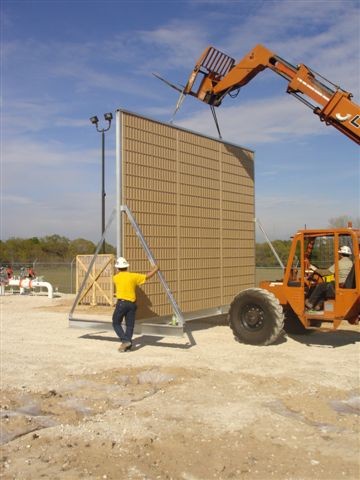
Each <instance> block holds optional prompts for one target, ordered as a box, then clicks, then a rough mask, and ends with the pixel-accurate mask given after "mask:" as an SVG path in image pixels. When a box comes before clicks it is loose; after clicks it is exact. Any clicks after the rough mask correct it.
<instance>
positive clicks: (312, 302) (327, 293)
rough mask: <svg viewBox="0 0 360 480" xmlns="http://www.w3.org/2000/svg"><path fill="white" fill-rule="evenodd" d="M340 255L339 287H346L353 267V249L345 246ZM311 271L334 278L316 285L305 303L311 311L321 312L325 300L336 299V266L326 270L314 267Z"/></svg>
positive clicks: (341, 248)
mask: <svg viewBox="0 0 360 480" xmlns="http://www.w3.org/2000/svg"><path fill="white" fill-rule="evenodd" d="M338 254H339V262H338V268H339V285H340V287H342V286H344V283H345V281H346V279H347V276H348V275H349V273H350V270H351V268H352V266H353V262H352V260H351V258H350V257H351V255H352V252H351V248H350V247H348V246H347V245H343V246H342V247H340V249H339V250H338ZM310 269H312V270H313V271H314V272H318V273H319V274H320V275H321V276H322V277H324V276H328V277H329V276H330V278H332V279H331V281H327V282H324V283H319V284H318V285H316V287H315V288H314V290H313V291H312V293H311V295H310V297H309V298H308V299H307V300H306V301H305V306H306V308H308V309H309V310H313V309H315V310H321V303H322V302H323V301H324V300H327V299H330V298H334V297H335V279H334V274H335V264H334V265H331V267H329V268H328V269H326V270H322V269H316V267H313V268H312V266H310Z"/></svg>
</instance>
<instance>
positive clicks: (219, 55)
mask: <svg viewBox="0 0 360 480" xmlns="http://www.w3.org/2000/svg"><path fill="white" fill-rule="evenodd" d="M266 68H269V69H270V70H272V71H273V72H275V73H277V74H278V75H281V76H282V77H283V78H285V80H287V81H288V87H287V93H290V94H291V95H293V96H295V97H296V98H297V99H299V100H300V101H302V102H303V103H305V105H307V106H308V107H310V108H311V109H312V110H313V112H314V113H315V114H316V115H318V116H319V118H320V120H321V121H323V122H325V123H326V124H327V125H332V126H333V127H335V128H336V129H337V130H340V132H342V133H343V134H344V135H346V136H348V137H349V138H351V139H352V140H353V141H354V142H356V143H358V144H360V106H359V105H357V104H356V103H354V102H353V101H352V100H351V99H352V94H351V93H349V92H346V91H345V90H343V89H341V88H340V87H338V86H336V85H334V84H333V83H332V82H330V81H329V80H326V79H325V78H324V77H322V76H321V75H319V74H318V73H316V72H314V71H313V70H311V69H310V68H308V67H306V66H305V65H303V64H300V65H297V66H294V65H291V64H290V63H288V62H287V61H286V60H283V59H282V58H280V57H279V56H277V55H275V53H273V52H272V51H270V50H268V49H267V48H266V47H264V46H263V45H260V44H259V45H256V46H255V47H254V48H253V49H252V50H251V52H249V53H248V54H247V55H245V57H244V58H243V59H242V60H240V61H239V62H238V63H236V64H235V60H234V59H233V58H231V57H229V56H228V55H226V54H225V53H223V52H220V51H219V50H217V49H215V48H214V47H208V48H207V49H206V50H205V51H204V53H203V54H202V55H201V57H200V59H199V60H198V62H197V63H196V65H195V68H194V70H193V72H192V73H191V75H190V77H189V80H188V82H187V84H186V86H185V88H184V90H183V93H184V95H192V96H194V97H196V98H198V99H199V100H201V101H203V102H205V103H208V104H209V105H211V106H215V107H217V106H219V105H220V104H221V102H222V100H223V98H224V97H225V95H227V94H230V96H235V95H236V93H234V92H236V91H238V90H239V89H240V88H241V87H243V86H244V85H246V84H247V83H248V82H250V80H252V79H253V78H254V77H255V76H256V75H257V74H258V73H259V72H261V71H262V70H265V69H266ZM199 73H200V74H202V75H203V78H202V79H201V80H200V83H199V84H198V86H196V87H195V82H196V80H197V76H198V74H199ZM197 83H198V82H197ZM232 94H233V95H232Z"/></svg>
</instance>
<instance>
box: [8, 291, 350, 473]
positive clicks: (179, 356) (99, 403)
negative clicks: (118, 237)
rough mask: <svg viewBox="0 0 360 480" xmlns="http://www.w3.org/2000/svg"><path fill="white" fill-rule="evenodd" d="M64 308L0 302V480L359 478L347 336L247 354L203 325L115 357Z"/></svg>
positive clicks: (61, 302)
mask: <svg viewBox="0 0 360 480" xmlns="http://www.w3.org/2000/svg"><path fill="white" fill-rule="evenodd" d="M73 299H74V297H73V296H71V295H61V296H59V297H57V298H54V299H48V298H47V297H46V296H37V295H24V296H20V295H10V294H7V295H5V296H2V297H0V303H1V389H2V394H1V460H2V466H1V472H0V478H2V479H16V480H30V479H31V480H38V479H52V480H56V479H61V480H63V479H69V480H76V479H82V478H84V479H94V480H95V479H107V480H110V479H111V480H119V479H126V480H127V479H134V480H135V479H136V480H140V479H147V480H153V479H154V480H155V479H161V480H163V479H174V480H178V479H181V480H209V479H220V480H221V479H224V480H225V479H235V480H237V479H241V480H243V479H244V480H252V479H254V480H255V479H260V480H265V479H266V480H268V479H269V478H270V479H276V480H285V479H286V480H314V479H316V480H317V479H324V480H339V479H346V480H358V478H360V462H359V454H360V441H359V438H360V437H359V414H360V388H359V366H360V365H359V358H360V356H359V353H360V352H359V345H360V343H359V342H360V333H359V327H357V326H351V325H348V324H347V323H346V322H343V324H342V325H341V327H340V329H339V330H337V331H336V332H331V333H324V332H316V333H313V334H311V335H308V336H292V337H290V336H284V337H282V338H281V339H280V340H279V341H278V342H277V343H276V344H274V345H271V346H268V347H255V346H249V345H242V344H239V343H238V342H236V341H235V340H234V338H233V336H232V333H231V330H230V328H229V327H228V326H227V325H226V322H225V321H224V319H207V320H204V321H193V322H189V324H188V328H189V332H190V336H187V335H185V336H184V337H183V338H169V337H168V338H165V337H164V338H157V337H149V336H141V335H137V336H135V345H134V349H133V350H132V351H131V352H126V353H119V352H118V350H117V348H118V346H119V343H118V339H117V337H116V336H115V334H114V333H113V332H112V331H111V330H101V331H100V330H90V329H89V330H85V329H77V328H69V326H68V312H69V311H70V307H71V303H72V301H73ZM109 313H110V312H109V311H108V312H107V314H109ZM190 340H191V341H190Z"/></svg>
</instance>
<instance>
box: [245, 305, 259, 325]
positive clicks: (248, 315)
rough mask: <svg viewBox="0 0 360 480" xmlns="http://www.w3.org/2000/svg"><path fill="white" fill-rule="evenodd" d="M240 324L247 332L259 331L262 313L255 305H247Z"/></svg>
mask: <svg viewBox="0 0 360 480" xmlns="http://www.w3.org/2000/svg"><path fill="white" fill-rule="evenodd" d="M242 324H243V325H244V327H245V328H247V329H248V330H260V329H261V328H262V327H263V325H264V312H263V310H262V309H261V308H260V307H258V306H256V305H248V306H247V307H246V309H245V310H244V312H243V315H242Z"/></svg>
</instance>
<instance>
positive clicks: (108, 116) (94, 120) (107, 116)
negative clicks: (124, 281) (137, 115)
mask: <svg viewBox="0 0 360 480" xmlns="http://www.w3.org/2000/svg"><path fill="white" fill-rule="evenodd" d="M104 118H105V120H106V121H107V122H108V126H107V127H106V128H99V119H98V117H97V116H96V115H95V116H94V117H91V118H90V122H91V123H92V124H93V125H95V126H96V130H97V131H98V132H99V133H101V236H102V235H104V231H105V197H106V193H105V132H107V131H108V130H109V128H110V126H111V120H112V119H113V116H112V113H111V112H109V113H104ZM102 253H105V240H104V242H103V244H102Z"/></svg>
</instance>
